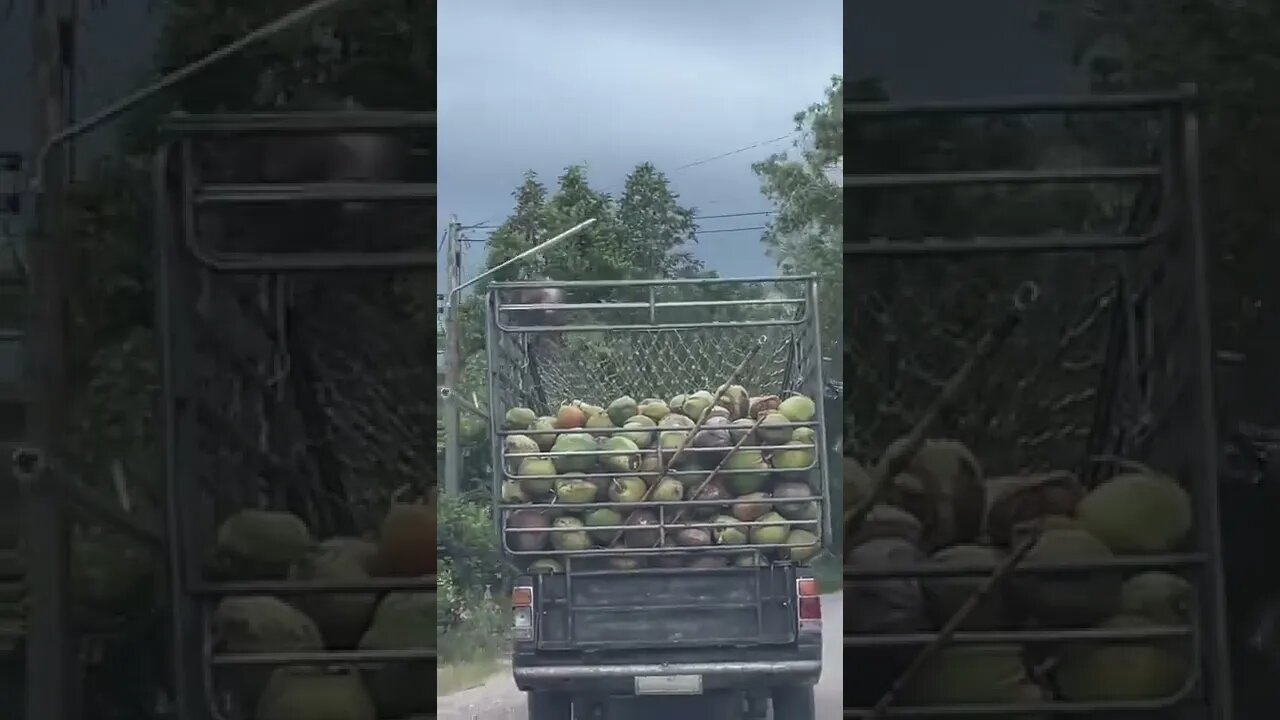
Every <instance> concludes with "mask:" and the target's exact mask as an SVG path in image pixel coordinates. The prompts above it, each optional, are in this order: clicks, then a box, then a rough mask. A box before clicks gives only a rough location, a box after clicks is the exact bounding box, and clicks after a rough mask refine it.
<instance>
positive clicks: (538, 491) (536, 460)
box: [516, 457, 556, 499]
mask: <svg viewBox="0 0 1280 720" xmlns="http://www.w3.org/2000/svg"><path fill="white" fill-rule="evenodd" d="M555 474H556V464H555V462H554V461H553V460H552V459H551V458H545V457H527V458H525V459H523V460H521V461H520V467H518V468H516V475H517V476H518V478H519V482H520V488H521V489H522V490H524V494H525V496H527V497H529V498H531V499H541V498H545V497H546V496H548V495H550V494H551V490H552V489H553V488H554V487H555V482H556V479H555V478H554V477H537V476H539V475H541V476H546V475H555ZM529 476H534V477H529Z"/></svg>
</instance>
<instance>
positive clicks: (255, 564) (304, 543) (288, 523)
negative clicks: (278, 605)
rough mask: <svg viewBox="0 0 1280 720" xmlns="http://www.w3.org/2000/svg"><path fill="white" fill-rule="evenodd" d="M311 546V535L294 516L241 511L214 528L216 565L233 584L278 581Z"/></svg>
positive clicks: (313, 541)
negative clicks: (233, 580)
mask: <svg viewBox="0 0 1280 720" xmlns="http://www.w3.org/2000/svg"><path fill="white" fill-rule="evenodd" d="M315 545H316V541H315V538H314V537H312V535H311V531H310V530H309V529H308V528H307V525H306V523H304V522H302V520H301V519H300V518H299V517H298V516H297V515H294V514H292V513H287V512H277V511H273V510H241V511H240V512H237V513H235V514H233V515H231V516H230V517H228V518H227V519H226V520H224V521H223V522H222V525H220V526H219V527H218V538H217V547H216V549H215V553H216V563H217V565H218V567H219V569H221V570H222V571H223V572H224V573H225V574H226V575H227V576H228V577H230V578H233V579H236V580H268V579H275V580H278V579H280V578H282V577H284V576H285V573H287V572H289V566H291V565H293V563H295V562H297V561H298V559H299V558H301V557H302V556H303V555H306V554H307V553H308V552H309V551H310V550H311V548H313V547H315Z"/></svg>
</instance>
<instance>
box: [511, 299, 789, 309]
mask: <svg viewBox="0 0 1280 720" xmlns="http://www.w3.org/2000/svg"><path fill="white" fill-rule="evenodd" d="M805 302H806V300H805V299H804V298H781V299H772V300H682V301H672V302H599V303H544V304H537V303H530V304H519V305H503V304H501V303H499V304H498V312H517V311H521V310H648V309H650V308H659V309H660V308H691V307H738V306H750V307H758V306H760V305H803V304H805Z"/></svg>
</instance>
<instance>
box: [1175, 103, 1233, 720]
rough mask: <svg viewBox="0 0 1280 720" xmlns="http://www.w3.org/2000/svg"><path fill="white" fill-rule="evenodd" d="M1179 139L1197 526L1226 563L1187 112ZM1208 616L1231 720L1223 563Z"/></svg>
mask: <svg viewBox="0 0 1280 720" xmlns="http://www.w3.org/2000/svg"><path fill="white" fill-rule="evenodd" d="M1180 119H1181V121H1182V122H1181V123H1180V124H1179V126H1178V128H1179V132H1178V134H1177V136H1176V137H1177V138H1178V139H1179V142H1178V143H1177V145H1176V146H1177V147H1178V149H1180V150H1181V153H1180V154H1181V159H1182V164H1181V169H1182V177H1181V178H1179V179H1180V180H1181V181H1182V182H1181V183H1180V190H1181V193H1182V195H1183V197H1184V199H1185V202H1186V208H1187V218H1186V219H1187V225H1186V232H1187V240H1188V242H1189V243H1190V244H1191V247H1190V250H1191V256H1192V268H1191V274H1192V278H1191V297H1192V299H1191V304H1192V307H1193V312H1194V315H1195V322H1194V327H1195V337H1194V339H1193V342H1194V343H1195V347H1196V357H1195V358H1194V363H1195V367H1196V374H1197V375H1198V376H1199V378H1198V379H1199V386H1200V387H1199V392H1198V393H1197V394H1196V401H1197V402H1196V408H1195V413H1196V419H1197V424H1198V425H1199V428H1198V430H1199V432H1198V436H1199V448H1198V450H1197V451H1196V452H1194V453H1192V456H1193V457H1194V458H1196V460H1198V465H1199V466H1198V467H1197V468H1196V474H1197V477H1198V479H1199V482H1197V483H1195V485H1196V487H1197V488H1198V491H1197V493H1196V494H1197V495H1199V497H1198V498H1197V500H1198V502H1197V503H1196V507H1197V508H1198V510H1197V514H1198V515H1199V517H1198V520H1199V522H1197V523H1196V525H1197V527H1198V529H1199V533H1200V541H1201V542H1202V543H1203V545H1202V546H1201V547H1202V548H1203V549H1204V550H1205V552H1206V553H1208V554H1209V555H1210V557H1214V558H1219V559H1220V558H1222V520H1221V517H1220V513H1219V509H1218V483H1219V477H1218V453H1219V452H1220V447H1219V444H1218V437H1217V422H1216V421H1215V417H1214V415H1215V403H1214V396H1213V374H1214V368H1213V344H1212V338H1211V333H1212V318H1211V315H1210V306H1211V303H1210V295H1209V279H1208V275H1209V271H1210V270H1209V268H1210V264H1209V262H1210V261H1209V251H1208V241H1207V240H1206V233H1205V219H1204V204H1203V202H1204V199H1203V196H1202V194H1201V187H1200V183H1201V167H1200V120H1199V117H1198V116H1197V115H1196V114H1195V113H1194V112H1193V111H1190V110H1189V109H1186V108H1184V109H1183V111H1182V113H1181V118H1180ZM1208 585H1209V587H1208V588H1207V591H1206V592H1205V593H1204V594H1205V595H1206V596H1207V603H1206V607H1205V613H1206V615H1207V616H1208V620H1209V623H1210V624H1209V635H1210V637H1209V642H1208V646H1209V647H1208V654H1209V660H1210V665H1209V668H1208V672H1209V676H1210V689H1211V691H1212V693H1213V696H1214V699H1215V702H1213V703H1212V713H1213V719H1214V720H1229V719H1230V718H1231V717H1232V716H1233V715H1234V708H1233V705H1234V698H1233V697H1232V683H1231V666H1230V662H1231V660H1230V659H1231V648H1230V644H1229V640H1228V637H1227V615H1226V608H1225V605H1226V601H1225V596H1226V591H1225V589H1224V579H1223V575H1222V562H1221V560H1219V562H1217V563H1215V564H1212V565H1210V566H1209V572H1208Z"/></svg>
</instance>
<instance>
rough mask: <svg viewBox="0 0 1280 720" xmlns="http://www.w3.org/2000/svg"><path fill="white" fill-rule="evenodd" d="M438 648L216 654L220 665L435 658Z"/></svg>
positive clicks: (216, 660)
mask: <svg viewBox="0 0 1280 720" xmlns="http://www.w3.org/2000/svg"><path fill="white" fill-rule="evenodd" d="M435 659H436V649H435V648H413V649H404V650H334V651H332V652H282V653H227V654H225V655H214V656H213V664H214V666H217V667H236V666H243V665H353V664H365V663H373V664H376V663H393V662H414V661H421V662H426V661H433V662H434V661H435Z"/></svg>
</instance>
